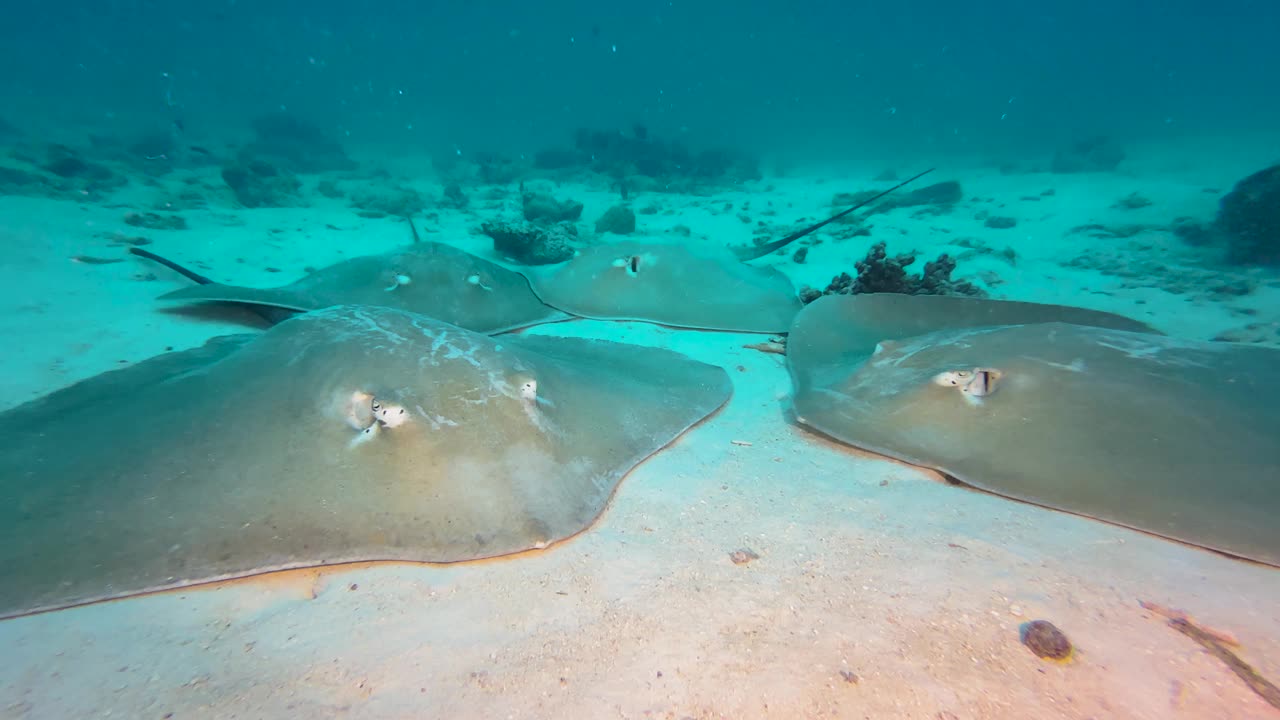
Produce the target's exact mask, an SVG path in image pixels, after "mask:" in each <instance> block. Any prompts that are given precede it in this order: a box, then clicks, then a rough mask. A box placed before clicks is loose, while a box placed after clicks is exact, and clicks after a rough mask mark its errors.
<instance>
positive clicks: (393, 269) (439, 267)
mask: <svg viewBox="0 0 1280 720" xmlns="http://www.w3.org/2000/svg"><path fill="white" fill-rule="evenodd" d="M135 254H139V255H142V256H144V257H148V258H151V259H154V260H157V261H159V262H163V263H165V264H166V265H169V266H170V267H173V268H174V269H175V270H178V271H179V272H182V273H184V274H185V275H187V276H188V277H191V278H192V279H193V280H196V282H198V283H200V284H198V285H195V286H193V287H189V288H183V289H181V290H176V291H174V292H171V293H169V294H167V295H163V296H161V299H162V300H182V301H186V302H224V303H236V304H242V305H249V306H252V307H257V308H268V309H277V308H278V309H283V310H285V311H287V314H288V313H293V312H306V311H310V310H318V309H320V308H323V307H328V306H330V305H343V304H353V305H354V304H359V305H380V306H385V307H393V308H399V309H402V310H409V311H411V312H417V313H422V314H424V315H428V316H430V317H433V318H436V319H438V320H443V321H445V322H448V323H452V324H454V325H458V326H459V327H463V328H466V329H468V330H474V331H476V332H483V333H499V332H504V331H507V330H514V329H518V328H522V327H527V326H530V325H537V324H539V323H544V322H554V321H556V320H563V319H565V318H566V317H567V316H566V315H565V314H564V313H562V312H559V311H558V310H555V309H553V308H549V307H547V306H546V305H544V304H543V303H542V302H540V301H539V300H538V298H537V296H535V295H534V294H533V292H532V291H531V290H530V289H529V283H528V281H526V280H525V279H524V277H522V276H521V275H520V274H519V273H516V272H512V271H511V270H507V269H506V268H504V267H502V266H500V265H496V264H494V263H491V262H489V261H488V260H484V259H482V258H478V257H476V256H474V255H471V254H470V253H467V252H464V251H462V250H459V249H457V248H454V247H451V246H449V245H443V244H440V243H421V244H415V245H414V246H413V248H412V249H406V250H403V251H400V252H393V253H386V254H383V255H369V256H366V257H359V258H352V259H350V260H344V261H342V262H340V263H337V264H336V265H330V266H329V267H326V268H322V269H320V270H317V271H315V272H313V273H311V274H310V275H308V276H307V277H305V278H302V279H301V280H299V281H297V282H295V283H293V284H291V285H286V286H284V287H278V288H250V287H240V286H235V285H222V284H219V283H212V282H209V281H208V279H207V278H203V277H201V276H199V275H196V274H195V273H192V272H190V271H189V270H186V269H184V268H181V267H178V266H176V265H175V264H174V263H172V262H170V261H167V260H165V259H164V258H160V257H157V256H155V255H153V254H151V253H147V252H145V251H137V250H136V249H135ZM266 316H267V317H268V319H271V320H274V319H275V316H274V315H273V314H272V313H270V312H268V313H267V315H266Z"/></svg>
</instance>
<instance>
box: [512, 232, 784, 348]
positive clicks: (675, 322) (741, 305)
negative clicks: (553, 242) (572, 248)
mask: <svg viewBox="0 0 1280 720" xmlns="http://www.w3.org/2000/svg"><path fill="white" fill-rule="evenodd" d="M529 275H530V282H531V283H532V284H533V289H534V292H536V293H537V294H538V297H539V298H541V299H542V301H543V302H545V303H546V304H548V305H551V306H552V307H556V308H559V309H561V310H563V311H565V312H567V313H570V314H571V315H577V316H579V317H585V318H594V319H598V320H643V321H648V322H654V323H658V324H661V325H671V326H675V327H687V328H696V329H701V330H736V331H741V332H762V333H780V332H786V330H787V328H788V327H790V325H791V321H792V320H793V319H795V315H796V313H797V312H799V311H800V307H801V305H800V300H799V298H798V297H797V296H796V290H795V287H794V286H792V284H791V281H790V280H788V279H787V277H786V276H785V275H783V274H782V273H781V272H779V271H777V270H776V269H774V268H771V267H753V266H751V265H745V264H743V263H742V262H740V261H739V260H738V258H737V257H736V256H735V255H734V254H733V253H732V252H730V251H729V250H728V249H725V248H697V249H695V248H691V247H688V246H685V245H675V244H664V243H646V242H638V241H625V242H618V243H610V244H607V245H596V246H594V247H590V248H587V249H585V250H583V251H582V252H580V253H579V254H578V255H577V256H576V257H574V258H573V259H572V260H570V261H569V262H567V263H565V264H564V265H560V266H558V267H556V268H553V269H550V270H547V271H540V272H536V273H535V272H530V273H529Z"/></svg>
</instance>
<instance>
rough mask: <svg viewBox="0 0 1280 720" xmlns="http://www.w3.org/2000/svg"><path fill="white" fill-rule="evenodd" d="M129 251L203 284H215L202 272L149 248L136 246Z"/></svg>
mask: <svg viewBox="0 0 1280 720" xmlns="http://www.w3.org/2000/svg"><path fill="white" fill-rule="evenodd" d="M129 252H131V253H133V254H134V255H137V256H138V257H144V258H146V259H148V260H151V261H152V262H158V263H160V264H161V265H163V266H165V267H167V268H169V269H170V270H172V271H174V272H176V273H178V274H179V275H182V276H183V277H185V278H188V279H189V280H191V281H193V282H196V283H199V284H201V285H211V284H213V281H212V280H210V279H209V278H207V277H205V276H203V275H201V274H200V273H198V272H196V271H194V270H188V269H187V268H184V267H182V266H181V265H179V264H178V263H176V262H174V261H172V260H170V259H169V258H164V257H160V256H159V255H157V254H155V253H153V252H150V251H148V250H143V249H141V248H136V247H132V248H129Z"/></svg>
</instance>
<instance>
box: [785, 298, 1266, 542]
mask: <svg viewBox="0 0 1280 720" xmlns="http://www.w3.org/2000/svg"><path fill="white" fill-rule="evenodd" d="M807 312H808V311H807V310H806V313H807ZM808 320H809V318H805V317H804V316H803V314H802V317H801V319H800V320H798V321H797V323H796V328H795V329H793V333H792V335H791V336H790V338H789V343H794V344H796V345H799V346H801V347H810V346H811V345H812V344H813V341H814V340H815V338H813V337H810V336H809V334H808V329H809V328H817V326H816V325H813V324H810V323H808V322H807V321H808ZM817 329H819V330H820V331H821V332H823V333H828V332H830V330H831V327H829V326H827V327H821V328H817ZM853 334H855V335H856V334H857V331H856V330H855V331H853ZM788 361H789V363H790V365H791V369H792V375H793V378H794V380H795V386H796V387H795V394H794V397H793V403H794V411H795V415H796V419H797V420H798V421H799V422H801V423H802V424H804V425H807V426H809V427H810V428H813V429H815V430H817V431H819V432H821V433H823V434H825V435H828V436H830V437H833V438H835V439H837V440H840V441H843V442H845V443H848V444H850V445H853V446H856V447H859V448H862V449H865V450H868V451H870V452H874V453H878V454H882V455H885V456H888V457H892V458H896V459H898V460H901V461H904V462H907V463H911V464H914V465H918V466H922V467H927V468H932V469H934V470H936V471H938V472H940V473H942V474H943V475H944V476H947V477H948V478H950V479H952V480H954V481H956V482H959V483H962V484H964V485H967V486H970V487H972V488H976V489H979V490H984V491H987V492H990V493H993V494H997V495H1001V496H1005V497H1008V498H1012V499H1015V500H1020V501H1024V502H1029V503H1034V504H1037V505H1041V506H1044V507H1047V508H1052V509H1056V510H1061V511H1066V512H1070V513H1075V514H1078V515H1083V516H1087V517H1090V518H1094V519H1097V520H1102V521H1105V522H1109V523H1113V524H1117V525H1122V526H1126V527H1130V528H1133V529H1136V530H1140V531H1144V532H1147V533H1151V534H1154V535H1159V536H1163V537H1166V538H1171V539H1174V540H1178V541H1181V542H1184V543H1188V544H1192V545H1197V546H1200V547H1204V548H1208V549H1211V550H1216V551H1219V552H1223V553H1226V554H1229V555H1233V556H1237V557H1242V558H1247V559H1250V560H1255V561H1259V562H1263V563H1268V564H1271V565H1280V523H1278V522H1276V518H1277V516H1280V441H1277V438H1280V385H1278V384H1277V382H1276V379H1275V378H1276V369H1277V368H1280V351H1276V350H1271V349H1267V348H1260V347H1254V346H1244V345H1235V344H1230V343H1217V342H1212V343H1211V342H1199V341H1190V340H1181V339H1174V338H1169V337H1166V336H1163V335H1158V334H1154V333H1147V332H1131V331H1126V330H1118V329H1112V328H1108V327H1098V326H1089V325H1080V324H1068V323H1061V322H1031V323H1028V324H1021V325H994V326H972V327H961V328H954V329H943V330H937V331H934V332H928V333H926V334H923V335H916V336H914V337H905V338H903V339H897V340H886V341H883V342H880V343H879V344H878V345H877V346H874V347H873V350H872V352H871V354H870V356H869V357H868V356H864V357H862V359H861V360H860V361H857V360H855V361H850V360H849V359H848V357H847V356H842V355H841V354H840V353H805V352H801V353H799V354H797V355H794V356H790V357H789V360H788Z"/></svg>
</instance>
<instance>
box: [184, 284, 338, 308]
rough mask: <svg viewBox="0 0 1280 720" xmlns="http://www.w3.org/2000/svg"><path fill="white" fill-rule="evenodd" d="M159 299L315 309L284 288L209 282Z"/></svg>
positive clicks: (302, 298)
mask: <svg viewBox="0 0 1280 720" xmlns="http://www.w3.org/2000/svg"><path fill="white" fill-rule="evenodd" d="M160 299H161V300H169V301H180V302H223V303H239V304H243V305H262V306H267V307H273V308H281V309H284V310H292V311H294V312H306V311H308V310H316V309H318V307H317V306H316V304H315V303H312V302H309V301H308V300H307V298H304V297H300V296H298V295H297V294H295V293H291V292H289V291H288V290H286V289H284V288H250V287H240V286H238V285H222V284H219V283H209V284H208V285H196V286H195V287H189V288H182V289H181V290H174V291H173V292H171V293H166V294H164V295H161V296H160Z"/></svg>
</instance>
